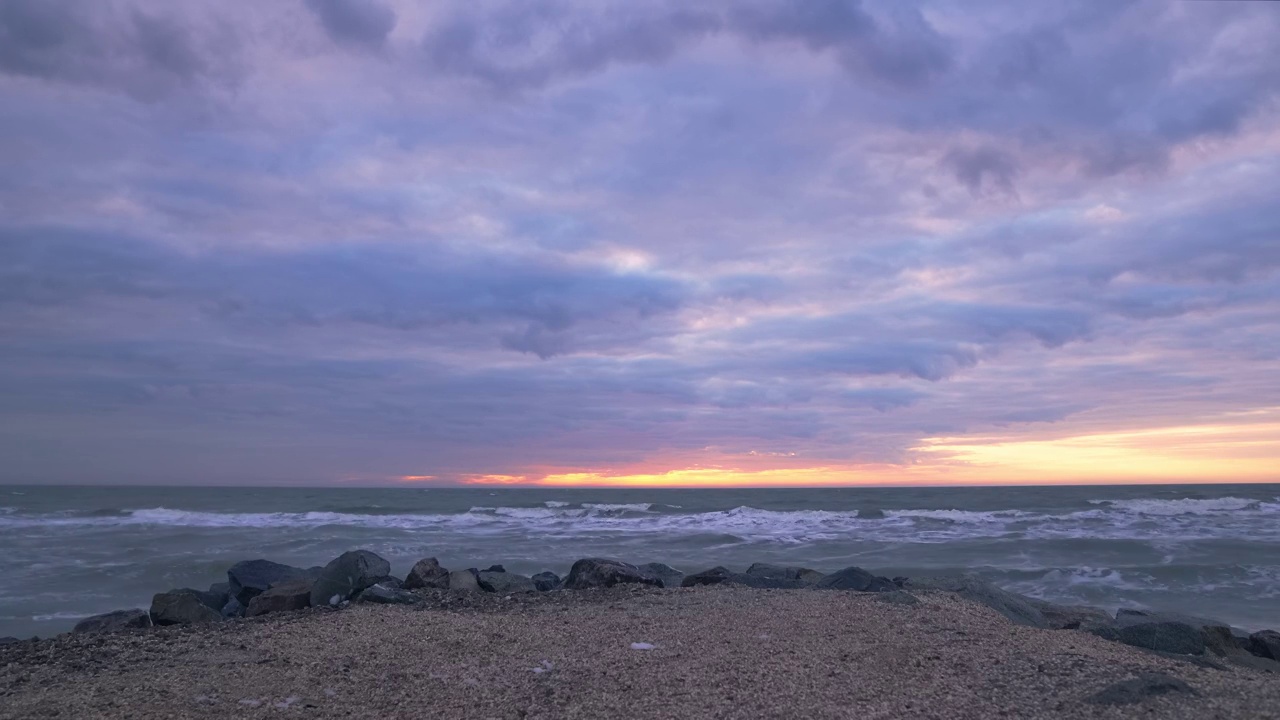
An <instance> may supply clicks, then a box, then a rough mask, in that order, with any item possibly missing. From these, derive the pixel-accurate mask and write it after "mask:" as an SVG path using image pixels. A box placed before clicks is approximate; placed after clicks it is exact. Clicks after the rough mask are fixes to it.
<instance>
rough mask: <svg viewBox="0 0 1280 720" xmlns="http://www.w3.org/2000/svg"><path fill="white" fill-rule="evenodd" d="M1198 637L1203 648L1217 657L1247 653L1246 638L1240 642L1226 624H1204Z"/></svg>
mask: <svg viewBox="0 0 1280 720" xmlns="http://www.w3.org/2000/svg"><path fill="white" fill-rule="evenodd" d="M1200 638H1201V639H1202V640H1203V641H1204V646H1205V648H1206V649H1207V650H1208V651H1209V652H1211V653H1213V654H1214V655H1217V656H1218V657H1242V656H1245V655H1248V654H1249V651H1248V649H1247V646H1248V640H1247V639H1246V640H1245V642H1243V643H1242V642H1240V639H1239V638H1237V637H1236V636H1235V635H1234V634H1233V633H1232V632H1231V628H1230V627H1227V626H1226V625H1206V626H1205V627H1202V628H1200Z"/></svg>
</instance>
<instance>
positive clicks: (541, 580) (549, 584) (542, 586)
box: [531, 572, 560, 592]
mask: <svg viewBox="0 0 1280 720" xmlns="http://www.w3.org/2000/svg"><path fill="white" fill-rule="evenodd" d="M531 579H532V580H533V586H534V587H535V588H537V589H538V590H541V591H543V592H545V591H547V590H555V589H556V588H558V587H560V576H559V575H557V574H555V573H553V572H540V573H538V574H537V575H534V576H533V577H532V578H531Z"/></svg>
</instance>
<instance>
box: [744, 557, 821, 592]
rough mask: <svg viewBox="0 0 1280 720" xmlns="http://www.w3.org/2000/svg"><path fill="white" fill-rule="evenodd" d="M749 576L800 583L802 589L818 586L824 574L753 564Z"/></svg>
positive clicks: (807, 569) (788, 567) (796, 568)
mask: <svg viewBox="0 0 1280 720" xmlns="http://www.w3.org/2000/svg"><path fill="white" fill-rule="evenodd" d="M747 574H748V575H752V576H755V577H760V578H767V579H770V580H788V581H793V582H797V583H799V584H800V586H801V587H805V586H808V585H816V584H817V583H818V581H819V580H821V579H822V578H823V574H822V573H820V572H818V571H817V570H810V569H809V568H803V567H792V566H786V565H772V564H770V563H752V564H751V567H749V568H747Z"/></svg>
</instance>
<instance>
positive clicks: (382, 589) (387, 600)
mask: <svg viewBox="0 0 1280 720" xmlns="http://www.w3.org/2000/svg"><path fill="white" fill-rule="evenodd" d="M356 602H368V603H377V604H379V605H417V604H418V603H419V602H422V598H420V597H418V596H417V595H414V594H413V593H412V592H411V591H409V590H402V589H400V587H398V586H391V585H383V584H382V583H377V584H374V585H370V586H369V587H367V588H365V589H364V590H361V591H360V594H359V595H356Z"/></svg>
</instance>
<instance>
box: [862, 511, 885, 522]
mask: <svg viewBox="0 0 1280 720" xmlns="http://www.w3.org/2000/svg"><path fill="white" fill-rule="evenodd" d="M858 519H859V520H883V519H884V511H883V510H881V509H880V508H863V509H861V510H859V511H858Z"/></svg>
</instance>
